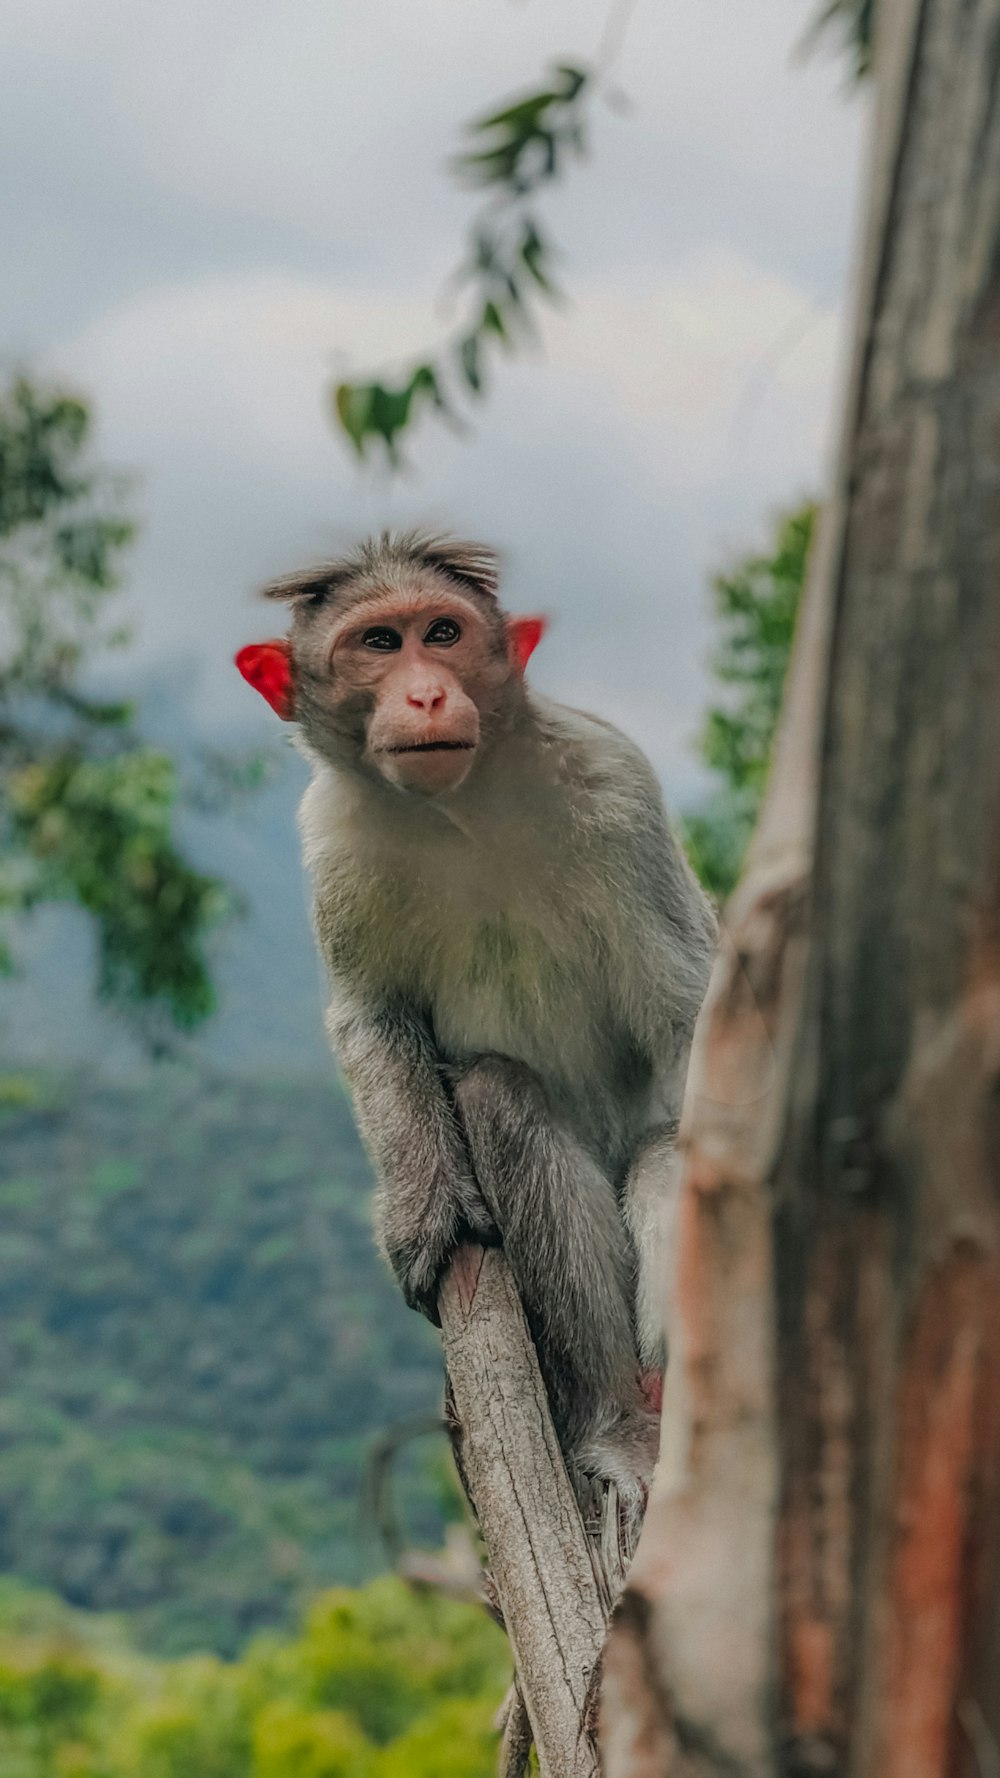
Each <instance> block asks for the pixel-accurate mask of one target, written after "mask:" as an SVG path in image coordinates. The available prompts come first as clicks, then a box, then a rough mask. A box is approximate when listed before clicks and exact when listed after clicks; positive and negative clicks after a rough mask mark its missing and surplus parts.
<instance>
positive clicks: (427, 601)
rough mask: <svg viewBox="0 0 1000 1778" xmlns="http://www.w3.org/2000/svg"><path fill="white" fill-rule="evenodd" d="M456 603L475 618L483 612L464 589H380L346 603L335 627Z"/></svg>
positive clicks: (348, 627)
mask: <svg viewBox="0 0 1000 1778" xmlns="http://www.w3.org/2000/svg"><path fill="white" fill-rule="evenodd" d="M456 606H460V607H461V609H462V610H463V611H464V612H468V613H469V615H470V616H471V617H473V618H474V619H476V620H477V621H478V622H480V623H481V622H482V621H483V614H482V612H481V611H479V610H477V608H476V605H475V603H474V602H473V600H472V599H469V598H466V596H465V594H464V593H461V592H459V591H458V590H457V589H453V588H452V587H448V586H441V587H440V588H439V587H419V588H417V587H414V589H413V591H412V592H405V593H398V592H390V591H389V590H388V589H386V591H385V592H382V593H366V594H363V595H362V597H361V598H360V599H359V600H358V602H357V604H356V605H350V606H348V608H347V610H346V611H343V612H342V613H340V614H339V616H338V618H337V620H336V624H335V630H336V633H337V634H338V635H339V634H340V633H341V632H344V633H346V632H347V631H349V630H357V629H360V628H362V627H363V626H364V625H365V624H374V623H386V622H388V620H389V618H390V617H419V616H420V614H421V613H422V612H427V613H428V614H430V613H433V612H439V611H441V610H442V608H447V610H449V611H453V610H454V609H455V607H456Z"/></svg>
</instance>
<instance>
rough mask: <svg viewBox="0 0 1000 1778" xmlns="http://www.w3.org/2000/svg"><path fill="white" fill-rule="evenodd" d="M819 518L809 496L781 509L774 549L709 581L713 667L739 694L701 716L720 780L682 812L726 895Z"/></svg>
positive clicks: (706, 874) (704, 750)
mask: <svg viewBox="0 0 1000 1778" xmlns="http://www.w3.org/2000/svg"><path fill="white" fill-rule="evenodd" d="M815 519H816V507H815V506H814V505H812V504H811V503H810V504H808V505H806V506H803V507H801V508H800V509H799V510H798V511H797V512H793V513H791V514H789V515H788V516H787V517H786V518H783V519H782V520H781V521H780V523H779V524H778V527H777V533H776V536H775V539H774V547H773V549H772V550H771V552H770V554H768V555H762V556H748V557H747V558H746V559H745V560H744V561H742V562H740V563H738V564H737V566H736V567H735V568H734V569H733V570H732V571H731V572H730V573H728V574H720V575H719V576H718V577H717V579H716V580H715V583H714V587H713V595H714V603H715V611H716V616H717V617H718V620H719V623H720V624H721V626H722V637H721V640H720V642H719V643H718V646H717V648H716V650H715V653H714V655H713V658H712V668H713V671H714V673H715V676H716V678H717V679H718V680H719V681H720V682H721V684H722V685H723V686H727V687H732V688H733V693H734V695H733V696H732V697H731V698H730V699H729V700H728V701H726V702H725V703H723V704H719V705H716V706H714V707H713V708H712V709H710V710H709V711H708V713H707V715H706V717H705V723H704V726H703V728H702V731H701V736H700V738H699V743H698V750H699V752H700V754H701V757H702V759H703V760H704V761H705V764H706V765H707V766H709V767H710V768H711V770H712V771H713V772H714V773H715V774H716V775H717V777H718V778H719V779H720V780H721V783H720V784H719V787H718V789H716V790H715V791H714V792H713V793H712V795H711V796H710V797H709V798H708V800H707V801H706V803H705V804H704V805H703V807H702V808H700V809H698V810H694V811H692V812H690V813H689V814H687V815H686V816H685V818H684V831H685V839H686V842H687V849H688V855H689V857H690V859H691V862H692V864H693V865H694V868H695V870H696V871H697V872H698V875H699V876H700V877H701V880H702V882H703V883H704V884H705V886H706V888H707V889H709V890H711V892H712V893H713V894H714V895H716V896H718V897H719V898H720V899H721V898H722V897H724V896H726V895H728V894H729V893H730V891H731V890H732V889H733V888H734V887H735V884H736V881H737V878H738V876H739V873H740V866H741V864H742V862H743V854H744V852H745V851H746V847H747V843H748V841H749V839H750V835H751V833H752V832H753V829H754V826H755V824H756V820H757V812H758V810H759V808H760V804H761V800H762V798H763V795H764V790H765V788H766V785H767V773H768V767H769V765H770V760H771V745H772V742H773V739H774V731H775V728H776V726H777V722H778V715H779V712H780V710H781V694H782V690H783V688H784V683H785V674H786V672H787V670H788V661H789V656H790V653H791V647H792V637H793V634H794V631H795V619H796V615H797V613H798V608H799V601H800V598H801V595H802V587H803V583H804V580H805V572H806V561H807V558H808V554H809V545H810V542H811V539H812V534H813V528H814V525H815Z"/></svg>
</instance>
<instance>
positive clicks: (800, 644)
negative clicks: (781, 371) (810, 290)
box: [602, 0, 1000, 1778]
mask: <svg viewBox="0 0 1000 1778" xmlns="http://www.w3.org/2000/svg"><path fill="white" fill-rule="evenodd" d="M879 16H880V20H881V29H882V40H881V43H880V46H879V69H880V81H881V94H880V113H879V120H878V127H877V130H876V136H875V144H874V154H873V162H872V169H871V179H870V199H869V229H868V238H867V249H866V253H865V256H864V261H863V269H862V276H861V281H860V294H859V298H858V314H857V329H856V343H855V351H854V361H853V370H852V374H851V381H850V385H849V392H848V398H847V402H846V415H845V422H844V431H843V443H842V450H841V457H840V468H839V470H838V474H837V479H836V485H835V488H834V490H833V496H832V498H831V500H830V502H829V503H828V508H827V511H826V514H825V517H824V524H823V527H822V536H821V551H820V554H819V555H818V557H817V560H816V561H815V563H814V564H813V566H812V571H811V576H810V585H809V589H808V593H807V597H806V601H805V607H804V612H803V620H802V624H801V626H800V635H799V637H798V640H797V644H796V651H795V658H794V661H793V667H792V675H791V683H790V689H789V695H788V698H787V701H786V713H785V717H784V720H783V724H782V730H781V733H780V736H779V742H778V748H777V754H776V761H775V768H774V773H773V777H772V785H771V789H770V792H769V797H768V802H767V806H766V809H765V812H764V816H763V819H762V824H761V828H760V830H759V832H758V835H757V836H756V838H755V843H754V846H753V848H752V851H751V857H750V860H749V864H748V871H747V876H746V878H745V881H744V883H743V885H742V886H741V889H740V890H739V891H738V892H737V895H736V897H735V898H734V902H733V904H732V906H731V908H730V909H729V910H728V911H727V925H728V928H729V932H730V935H731V939H732V944H731V947H730V948H729V949H728V951H727V953H726V954H724V955H723V956H722V957H721V958H720V961H719V964H718V967H717V969H716V972H715V976H714V978H713V983H712V986H711V988H710V992H709V997H708V1001H707V1002H706V1008H705V1012H704V1015H703V1018H702V1021H701V1025H700V1029H699V1034H698V1039H697V1044H696V1054H695V1059H694V1062H693V1065H692V1073H691V1079H690V1082H689V1091H688V1097H687V1102H686V1106H685V1116H684V1122H683V1130H682V1139H683V1141H684V1144H685V1146H686V1156H687V1158H686V1174H685V1181H684V1187H683V1192H682V1203H681V1213H680V1229H679V1243H678V1246H679V1251H678V1275H677V1286H676V1291H675V1295H674V1304H673V1308H672V1312H671V1323H670V1325H671V1341H672V1346H671V1349H672V1364H671V1370H670V1374H669V1377H668V1386H667V1393H666V1397H665V1403H664V1429H663V1440H664V1444H663V1451H664V1458H663V1462H662V1464H661V1475H660V1477H659V1478H658V1482H657V1486H656V1488H655V1489H654V1496H653V1500H652V1502H651V1506H650V1511H649V1514H648V1516H647V1521H646V1526H645V1529H644V1532H643V1536H642V1539H641V1541H640V1546H639V1551H638V1554H637V1557H636V1561H635V1564H634V1567H633V1571H632V1575H631V1577H630V1582H629V1588H628V1590H627V1592H626V1595H625V1597H624V1599H623V1601H622V1604H621V1606H620V1608H619V1613H618V1621H617V1622H616V1623H615V1625H614V1626H613V1628H612V1633H611V1637H610V1644H609V1649H608V1654H607V1662H606V1667H607V1673H608V1680H607V1683H606V1686H605V1692H604V1709H603V1720H602V1739H603V1746H604V1749H605V1756H606V1771H607V1774H608V1778H652V1773H653V1771H654V1770H657V1769H658V1770H659V1771H660V1772H661V1773H663V1774H668V1773H669V1774H675V1773H681V1772H683V1773H688V1772H691V1773H698V1774H703V1773H704V1774H708V1773H713V1774H723V1773H724V1774H726V1775H727V1778H736V1775H738V1774H745V1775H746V1778H765V1775H771V1774H779V1773H780V1774H782V1778H810V1775H812V1774H816V1775H817V1778H818V1775H819V1774H823V1773H845V1774H847V1773H849V1774H850V1775H851V1778H973V1775H974V1774H985V1773H990V1774H993V1773H996V1772H998V1771H1000V1745H998V1743H1000V102H998V101H1000V78H998V70H1000V0H881V4H880V8H879ZM814 836H815V838H814ZM657 1736H658V1737H659V1740H658V1742H656V1737H657ZM651 1745H656V1746H657V1748H658V1751H657V1753H656V1755H655V1758H656V1759H658V1760H659V1767H658V1768H657V1767H656V1766H655V1765H651V1764H650V1763H649V1759H648V1757H647V1756H646V1754H645V1752H644V1749H648V1748H649V1747H650V1746H651ZM644 1759H645V1763H644Z"/></svg>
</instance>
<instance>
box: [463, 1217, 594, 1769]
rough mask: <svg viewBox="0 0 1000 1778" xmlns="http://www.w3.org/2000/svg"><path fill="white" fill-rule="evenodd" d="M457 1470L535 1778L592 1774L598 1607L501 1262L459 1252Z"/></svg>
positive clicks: (581, 1533)
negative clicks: (472, 1515)
mask: <svg viewBox="0 0 1000 1778" xmlns="http://www.w3.org/2000/svg"><path fill="white" fill-rule="evenodd" d="M439 1310H440V1315H441V1328H442V1335H443V1340H444V1351H445V1362H446V1364H447V1367H448V1376H449V1379H450V1382H451V1391H452V1396H453V1399H454V1405H455V1412H456V1416H457V1419H458V1422H459V1427H460V1431H459V1433H458V1438H459V1443H460V1447H461V1450H460V1455H461V1467H462V1471H463V1475H464V1477H465V1479H466V1482H467V1485H468V1488H469V1492H470V1494H471V1496H472V1499H473V1501H474V1503H475V1508H476V1513H477V1516H478V1518H479V1523H480V1527H481V1529H482V1533H483V1537H484V1539H485V1541H486V1546H487V1549H488V1550H489V1555H490V1565H491V1569H492V1573H493V1578H494V1581H495V1583H496V1588H497V1592H498V1594H499V1598H500V1604H501V1607H502V1610H503V1616H504V1622H505V1624H506V1627H507V1633H508V1635H509V1637H510V1641H511V1646H512V1648H513V1651H514V1660H515V1663H516V1667H517V1674H518V1682H519V1685H520V1689H521V1693H522V1696H523V1699H524V1704H525V1708H526V1710H527V1714H528V1718H529V1721H530V1723H531V1732H532V1737H533V1739H534V1743H535V1747H536V1749H537V1752H538V1759H539V1764H540V1767H541V1772H542V1778H594V1774H595V1773H596V1771H597V1758H596V1753H595V1749H594V1745H593V1741H592V1739H591V1737H590V1735H589V1734H588V1733H587V1731H586V1728H585V1727H584V1718H585V1712H586V1706H587V1701H588V1692H589V1687H590V1683H591V1679H592V1676H593V1674H594V1671H595V1669H596V1667H597V1663H598V1660H599V1658H600V1652H601V1646H602V1643H603V1641H604V1633H605V1625H606V1604H605V1599H604V1597H603V1596H602V1594H603V1588H602V1585H601V1584H600V1582H599V1578H598V1567H597V1565H596V1564H595V1560H594V1555H593V1546H592V1544H591V1541H590V1539H589V1538H588V1536H587V1533H586V1531H585V1529H584V1525H583V1521H582V1519H581V1516H580V1510H579V1506H578V1504H577V1499H576V1495H575V1494H574V1491H573V1487H572V1485H571V1483H570V1480H569V1477H568V1475H567V1473H566V1466H565V1464H564V1462H563V1458H562V1452H561V1451H560V1449H559V1444H558V1441H557V1439H556V1436H555V1432H554V1430H553V1426H552V1420H551V1417H550V1414H549V1406H548V1401H547V1399H546V1394H545V1386H544V1384H543V1382H542V1378H541V1373H540V1371H539V1369H538V1361H537V1359H536V1357H535V1349H534V1346H533V1344H532V1340H531V1335H530V1334H529V1332H528V1326H527V1322H526V1321H525V1319H524V1312H523V1310H522V1308H521V1303H520V1299H519V1297H518V1294H517V1290H516V1288H515V1286H514V1283H513V1280H512V1278H511V1275H510V1272H509V1269H508V1267H507V1262H506V1260H505V1259H504V1257H503V1255H502V1254H501V1253H500V1252H499V1251H498V1250H496V1249H491V1250H489V1251H486V1252H484V1251H483V1249H482V1248H478V1247H469V1246H466V1247H462V1248H460V1249H459V1251H458V1253H457V1254H456V1256H455V1259H454V1260H453V1262H452V1265H451V1268H450V1270H449V1272H448V1275H447V1277H446V1278H445V1281H444V1284H443V1286H442V1289H441V1295H440V1298H439Z"/></svg>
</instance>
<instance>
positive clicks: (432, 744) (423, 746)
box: [386, 741, 476, 753]
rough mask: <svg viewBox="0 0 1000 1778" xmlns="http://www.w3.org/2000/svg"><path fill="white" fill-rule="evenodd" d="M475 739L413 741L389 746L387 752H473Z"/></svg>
mask: <svg viewBox="0 0 1000 1778" xmlns="http://www.w3.org/2000/svg"><path fill="white" fill-rule="evenodd" d="M475 745H476V743H475V741H413V742H411V743H410V744H409V745H408V746H406V747H387V748H386V752H387V753H471V752H472V751H473V749H474V747H475Z"/></svg>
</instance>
